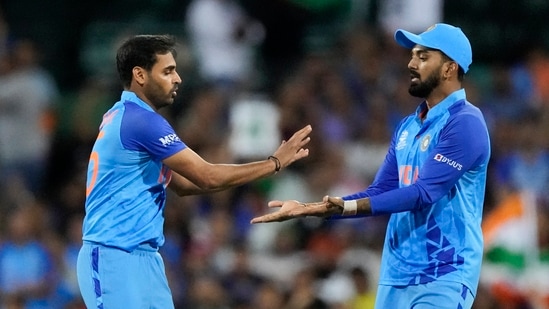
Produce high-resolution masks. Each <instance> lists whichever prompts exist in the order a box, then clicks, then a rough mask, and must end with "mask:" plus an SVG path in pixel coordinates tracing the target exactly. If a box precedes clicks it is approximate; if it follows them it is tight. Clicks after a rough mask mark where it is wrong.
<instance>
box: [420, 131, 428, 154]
mask: <svg viewBox="0 0 549 309" xmlns="http://www.w3.org/2000/svg"><path fill="white" fill-rule="evenodd" d="M430 143H431V135H430V134H427V135H425V136H424V137H423V138H422V139H421V145H419V149H421V151H425V150H427V148H428V147H429V144H430Z"/></svg>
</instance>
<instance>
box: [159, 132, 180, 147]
mask: <svg viewBox="0 0 549 309" xmlns="http://www.w3.org/2000/svg"><path fill="white" fill-rule="evenodd" d="M158 140H159V141H160V142H161V143H162V146H164V147H166V146H169V145H171V144H173V143H175V142H179V141H181V140H180V139H179V136H177V134H175V133H172V134H168V135H166V136H164V137H161V138H159V139H158Z"/></svg>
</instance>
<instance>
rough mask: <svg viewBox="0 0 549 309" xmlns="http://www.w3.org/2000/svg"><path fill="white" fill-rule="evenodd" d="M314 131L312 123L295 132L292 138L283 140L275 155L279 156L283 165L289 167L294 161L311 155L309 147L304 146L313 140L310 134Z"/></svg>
mask: <svg viewBox="0 0 549 309" xmlns="http://www.w3.org/2000/svg"><path fill="white" fill-rule="evenodd" d="M312 131H313V128H312V127H311V125H306V126H305V127H303V128H301V129H300V130H298V131H297V132H295V133H294V134H293V135H292V137H290V139H288V140H287V141H282V143H281V144H280V146H279V147H278V149H277V150H276V151H275V152H274V154H273V156H275V157H276V158H278V159H279V160H280V163H281V167H283V168H284V167H287V166H288V165H290V164H292V163H293V162H295V161H297V160H299V159H302V158H305V157H307V156H308V155H309V149H307V148H303V147H305V145H307V144H308V143H309V141H311V138H310V137H309V134H311V132H312Z"/></svg>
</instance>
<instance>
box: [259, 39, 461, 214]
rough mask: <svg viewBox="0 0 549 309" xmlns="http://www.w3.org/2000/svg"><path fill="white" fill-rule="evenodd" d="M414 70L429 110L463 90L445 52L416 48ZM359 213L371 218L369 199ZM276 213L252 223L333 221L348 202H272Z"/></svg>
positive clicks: (413, 88) (417, 92)
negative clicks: (313, 219) (312, 217)
mask: <svg viewBox="0 0 549 309" xmlns="http://www.w3.org/2000/svg"><path fill="white" fill-rule="evenodd" d="M408 69H409V70H410V87H409V89H408V91H409V92H410V94H411V95H413V96H417V97H421V98H424V99H425V101H426V103H427V106H428V108H429V109H431V108H433V107H434V106H436V105H437V104H438V103H440V102H441V101H442V100H444V99H445V98H446V97H448V96H449V95H450V94H451V93H453V92H455V91H457V90H459V89H461V88H462V86H461V81H459V79H458V69H459V66H458V64H457V63H456V62H455V61H452V60H451V59H450V58H448V57H446V56H445V55H444V54H443V53H442V52H440V51H438V50H434V49H430V48H427V47H424V46H421V45H416V46H414V48H412V51H411V59H410V61H409V62H408ZM356 201H357V213H358V214H362V215H370V214H371V213H372V208H371V205H370V199H369V198H362V199H358V200H356ZM268 205H269V207H270V208H275V209H277V210H276V211H275V212H272V213H269V214H265V215H262V216H258V217H256V218H253V219H252V220H251V223H266V222H279V221H286V220H290V219H293V218H299V217H306V216H314V217H329V216H333V215H341V214H342V213H343V209H344V201H343V199H341V197H332V196H325V197H324V198H323V199H322V201H321V202H312V203H302V202H299V201H296V200H287V201H278V200H275V201H270V202H269V204H268Z"/></svg>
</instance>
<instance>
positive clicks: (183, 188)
mask: <svg viewBox="0 0 549 309" xmlns="http://www.w3.org/2000/svg"><path fill="white" fill-rule="evenodd" d="M311 131H312V128H311V126H310V125H308V126H306V127H304V128H302V129H301V130H299V131H297V132H295V133H294V135H293V136H292V137H291V138H290V139H289V140H288V141H283V142H282V144H281V145H280V146H279V147H278V149H277V150H276V151H275V152H274V154H273V157H274V158H271V159H267V158H266V159H265V160H263V161H256V162H250V163H244V164H212V163H209V162H207V161H205V160H204V159H202V158H201V157H200V156H199V155H198V154H196V153H195V152H194V151H193V150H191V149H189V148H186V149H184V150H182V151H180V152H178V153H176V154H174V155H172V156H170V157H168V158H166V159H164V160H163V163H164V164H165V165H166V166H168V167H169V168H170V169H171V170H172V171H173V172H174V173H173V175H172V181H171V182H170V184H169V187H170V188H171V189H173V190H174V191H175V192H176V193H177V194H178V195H180V196H183V195H192V194H200V193H206V192H214V191H220V190H224V189H227V188H230V187H234V186H239V185H242V184H245V183H247V182H250V181H254V180H257V179H260V178H263V177H267V176H269V175H273V174H275V173H276V172H277V170H276V169H277V168H278V169H282V168H285V167H287V166H288V165H290V164H292V163H293V162H295V161H296V160H299V159H302V158H304V157H307V156H308V155H309V150H308V149H305V148H303V147H304V146H305V145H307V143H308V142H309V141H310V137H309V134H310V133H311ZM277 161H278V162H277Z"/></svg>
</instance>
